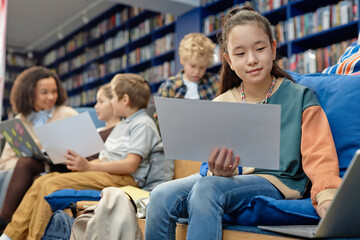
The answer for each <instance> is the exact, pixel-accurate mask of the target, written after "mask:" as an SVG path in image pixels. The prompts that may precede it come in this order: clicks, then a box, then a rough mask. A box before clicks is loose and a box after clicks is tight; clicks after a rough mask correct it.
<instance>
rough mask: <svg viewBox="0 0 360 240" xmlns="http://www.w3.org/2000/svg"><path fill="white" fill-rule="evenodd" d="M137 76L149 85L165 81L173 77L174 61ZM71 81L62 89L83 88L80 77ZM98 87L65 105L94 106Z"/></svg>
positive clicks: (69, 100)
mask: <svg viewBox="0 0 360 240" xmlns="http://www.w3.org/2000/svg"><path fill="white" fill-rule="evenodd" d="M138 74H140V75H141V76H142V77H143V78H144V79H145V80H147V81H149V83H155V82H158V81H162V80H165V79H167V78H169V77H170V76H172V75H175V61H174V60H172V61H169V62H164V63H163V64H161V65H157V66H154V67H151V68H148V69H146V70H145V71H143V72H140V73H138ZM72 81H73V82H71V81H70V79H69V80H68V82H67V83H64V82H63V86H64V88H71V89H74V88H77V87H80V86H83V83H81V81H84V80H80V76H79V78H77V79H73V80H72ZM100 86H101V85H100ZM100 86H96V87H94V88H91V89H88V90H84V91H82V92H80V93H78V94H76V95H73V96H70V97H69V98H68V102H67V104H69V105H70V106H72V107H80V106H86V105H88V104H94V103H95V102H96V93H97V91H98V89H99V87H100ZM71 89H68V91H70V90H71Z"/></svg>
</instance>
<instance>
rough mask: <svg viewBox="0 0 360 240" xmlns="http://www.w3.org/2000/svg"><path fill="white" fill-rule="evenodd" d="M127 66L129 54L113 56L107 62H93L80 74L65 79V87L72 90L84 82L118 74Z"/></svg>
mask: <svg viewBox="0 0 360 240" xmlns="http://www.w3.org/2000/svg"><path fill="white" fill-rule="evenodd" d="M126 66H127V56H126V55H125V54H124V55H122V56H121V57H116V58H113V59H111V60H109V61H107V62H105V63H92V64H91V65H90V66H89V67H88V68H87V69H86V70H85V71H83V72H82V73H80V74H75V75H72V76H71V77H69V78H66V79H64V80H63V82H62V84H63V87H64V88H65V89H66V90H67V91H72V90H74V89H76V88H79V87H81V86H83V85H84V84H88V83H91V82H93V81H97V80H100V79H101V78H103V77H104V76H106V75H109V74H116V73H117V72H120V71H123V70H124V69H125V68H126Z"/></svg>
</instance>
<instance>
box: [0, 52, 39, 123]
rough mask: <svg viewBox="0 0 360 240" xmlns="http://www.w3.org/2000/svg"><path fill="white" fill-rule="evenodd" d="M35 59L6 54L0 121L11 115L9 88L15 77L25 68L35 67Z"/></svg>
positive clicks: (14, 53)
mask: <svg viewBox="0 0 360 240" xmlns="http://www.w3.org/2000/svg"><path fill="white" fill-rule="evenodd" d="M36 64H37V59H36V58H35V57H34V58H29V57H27V55H26V54H22V53H16V52H13V51H7V52H6V66H5V69H6V72H5V85H4V99H3V109H2V120H6V119H8V117H9V116H10V117H11V115H12V109H11V105H10V100H9V99H10V91H11V87H12V85H13V83H14V81H15V79H16V78H17V76H18V75H19V74H20V73H21V72H22V71H23V70H25V69H26V68H29V67H32V66H35V65H36Z"/></svg>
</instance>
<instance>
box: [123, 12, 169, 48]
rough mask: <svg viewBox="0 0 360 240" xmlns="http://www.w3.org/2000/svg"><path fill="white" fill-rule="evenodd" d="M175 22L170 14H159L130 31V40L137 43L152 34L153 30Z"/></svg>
mask: <svg viewBox="0 0 360 240" xmlns="http://www.w3.org/2000/svg"><path fill="white" fill-rule="evenodd" d="M174 20H175V17H174V15H172V14H169V13H166V14H158V15H156V16H154V17H152V18H148V19H146V20H144V21H143V22H141V23H139V24H138V25H137V26H135V27H133V28H131V29H130V40H131V41H135V40H137V39H139V38H141V37H143V36H146V35H147V34H150V32H151V31H153V30H156V29H158V28H161V27H163V26H166V25H169V24H171V23H173V22H174Z"/></svg>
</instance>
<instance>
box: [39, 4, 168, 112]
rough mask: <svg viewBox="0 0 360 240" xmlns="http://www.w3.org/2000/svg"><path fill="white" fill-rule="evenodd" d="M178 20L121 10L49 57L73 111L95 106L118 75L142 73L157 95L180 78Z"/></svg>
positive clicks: (51, 49) (47, 61)
mask: <svg viewBox="0 0 360 240" xmlns="http://www.w3.org/2000/svg"><path fill="white" fill-rule="evenodd" d="M174 38H175V17H174V16H173V15H171V14H164V13H157V12H153V11H147V10H144V9H142V8H138V7H129V6H126V5H123V4H117V5H115V6H114V7H113V8H111V9H109V10H108V11H106V12H104V13H103V14H101V15H100V16H98V17H97V18H95V19H93V20H91V21H90V22H89V23H87V24H85V25H84V26H82V27H81V28H79V29H77V30H76V31H74V32H73V33H71V34H69V35H68V36H66V37H65V38H64V39H62V40H61V41H59V42H57V43H56V44H54V45H53V46H51V47H49V48H48V49H47V50H45V51H44V55H43V58H42V64H43V65H44V66H46V67H48V68H52V69H54V70H55V71H56V72H57V73H58V74H59V76H60V79H61V80H62V84H63V86H64V88H65V89H66V90H67V92H68V95H69V100H68V103H69V105H70V106H73V107H84V106H86V107H89V106H94V104H95V102H96V92H97V90H98V88H99V87H100V86H101V85H102V84H104V83H107V82H109V81H110V80H111V79H112V77H113V76H114V75H115V74H117V73H138V74H140V75H142V76H143V77H144V79H146V80H148V81H149V83H150V86H151V89H152V91H153V92H155V91H156V90H157V87H158V86H159V84H160V82H161V81H163V80H164V79H166V78H167V77H169V76H171V75H173V74H174V73H175V60H174V58H175V41H174Z"/></svg>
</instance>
